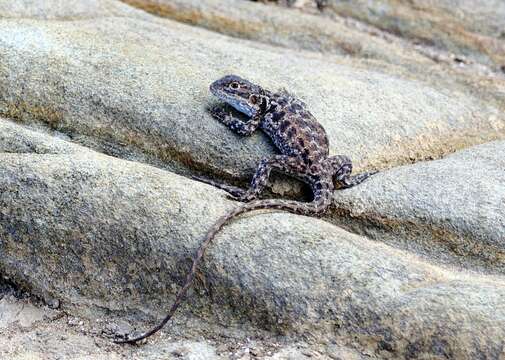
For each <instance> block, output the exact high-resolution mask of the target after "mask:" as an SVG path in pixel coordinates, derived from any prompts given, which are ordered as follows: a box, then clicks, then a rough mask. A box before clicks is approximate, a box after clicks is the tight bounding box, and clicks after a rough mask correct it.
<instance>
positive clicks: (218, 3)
mask: <svg viewBox="0 0 505 360" xmlns="http://www.w3.org/2000/svg"><path fill="white" fill-rule="evenodd" d="M125 2H126V3H129V4H131V5H132V6H136V7H138V8H140V9H144V10H146V11H148V12H150V13H153V14H156V15H158V16H162V17H167V18H170V19H174V20H177V21H180V22H185V23H188V24H192V25H197V26H201V27H204V28H207V29H210V30H214V31H218V32H221V33H223V34H227V35H231V36H234V37H238V38H244V39H250V40H255V41H258V42H263V43H269V44H273V45H278V46H284V47H288V48H293V49H304V50H311V51H318V52H323V53H333V54H338V55H349V56H353V57H354V56H356V57H363V58H372V59H381V60H386V61H388V62H391V63H393V64H399V65H404V66H410V67H415V66H417V68H420V67H422V66H429V65H432V64H433V62H432V61H431V60H430V59H428V58H427V57H426V56H423V55H421V54H420V53H418V52H416V51H414V50H413V49H409V48H405V47H402V46H400V45H399V44H396V43H392V42H391V41H387V40H386V39H383V38H381V37H379V36H370V34H369V33H368V32H366V31H363V30H360V29H357V28H355V27H352V26H348V24H346V22H345V21H344V20H343V19H334V20H332V19H328V18H325V17H321V16H317V15H314V14H306V13H302V12H296V13H294V12H293V11H292V10H288V9H284V8H281V7H278V8H275V9H272V8H271V7H268V6H265V5H263V4H259V3H254V2H250V1H233V0H189V1H188V0H175V1H174V0H126V1H125Z"/></svg>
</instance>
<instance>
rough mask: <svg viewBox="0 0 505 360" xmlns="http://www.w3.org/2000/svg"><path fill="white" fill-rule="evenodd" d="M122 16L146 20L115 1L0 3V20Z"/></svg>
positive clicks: (51, 0)
mask: <svg viewBox="0 0 505 360" xmlns="http://www.w3.org/2000/svg"><path fill="white" fill-rule="evenodd" d="M123 16H129V17H136V18H139V19H142V18H148V16H146V14H145V13H143V12H142V11H137V10H136V9H134V8H132V7H130V6H127V5H125V4H123V3H121V2H120V1H115V0H66V1H64V2H63V1H61V0H44V1H37V0H16V1H9V0H2V1H0V19H2V18H30V19H41V20H82V19H96V18H104V17H123Z"/></svg>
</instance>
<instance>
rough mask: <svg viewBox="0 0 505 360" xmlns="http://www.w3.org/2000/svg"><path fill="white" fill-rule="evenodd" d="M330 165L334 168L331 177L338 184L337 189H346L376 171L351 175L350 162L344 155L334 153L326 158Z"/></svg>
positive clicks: (359, 182)
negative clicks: (334, 154)
mask: <svg viewBox="0 0 505 360" xmlns="http://www.w3.org/2000/svg"><path fill="white" fill-rule="evenodd" d="M328 161H329V162H330V164H331V166H332V167H333V169H334V170H335V173H334V175H333V179H334V181H335V183H336V185H338V188H339V189H347V188H350V187H353V186H356V185H358V184H361V183H362V182H363V181H365V180H366V179H368V178H369V177H370V176H372V175H374V174H376V173H377V171H371V172H365V173H361V174H357V175H351V173H352V162H351V159H349V158H348V157H347V156H345V155H336V156H331V157H329V158H328Z"/></svg>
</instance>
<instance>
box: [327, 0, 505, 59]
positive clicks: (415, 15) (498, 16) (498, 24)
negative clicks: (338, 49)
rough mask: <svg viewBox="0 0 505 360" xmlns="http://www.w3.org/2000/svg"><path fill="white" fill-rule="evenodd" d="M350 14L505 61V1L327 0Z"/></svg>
mask: <svg viewBox="0 0 505 360" xmlns="http://www.w3.org/2000/svg"><path fill="white" fill-rule="evenodd" d="M327 3H328V7H327V10H328V11H333V12H335V13H337V14H339V15H342V16H350V17H354V18H357V19H359V20H362V21H364V22H367V23H369V24H372V25H374V26H377V27H378V28H381V29H384V30H387V31H390V32H392V33H395V34H398V35H400V36H403V37H406V38H410V39H414V40H417V41H420V42H423V43H426V44H428V45H432V46H435V47H439V48H442V49H444V50H447V51H451V52H453V53H456V54H462V55H464V56H468V57H470V58H471V59H473V60H475V61H479V62H483V63H486V64H492V65H494V66H495V67H501V66H503V65H505V40H504V32H503V31H504V29H505V4H504V3H503V2H502V1H500V0H481V1H477V2H476V1H473V0H442V1H433V0H416V1H407V0H380V1H366V0H358V1H339V0H329V1H327Z"/></svg>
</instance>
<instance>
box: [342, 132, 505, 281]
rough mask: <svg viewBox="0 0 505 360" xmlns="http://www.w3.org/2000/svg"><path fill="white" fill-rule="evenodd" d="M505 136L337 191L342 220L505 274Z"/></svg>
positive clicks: (380, 235)
mask: <svg viewBox="0 0 505 360" xmlns="http://www.w3.org/2000/svg"><path fill="white" fill-rule="evenodd" d="M504 159H505V142H503V141H497V142H491V143H488V144H484V145H480V146H475V147H472V148H469V149H466V150H463V151H459V152H457V153H455V154H453V155H450V156H448V157H446V158H444V159H442V160H438V161H430V162H421V163H417V164H414V165H408V166H404V167H398V168H395V169H392V170H389V171H387V172H384V173H380V174H377V175H375V176H374V177H373V178H371V179H370V180H369V181H367V182H365V183H363V184H362V185H361V186H359V187H356V188H354V189H348V190H344V191H339V192H338V193H337V194H336V196H335V203H336V208H337V211H336V212H335V213H336V214H340V215H344V216H334V221H335V222H336V223H339V224H341V225H344V226H346V227H347V228H349V229H352V231H355V232H358V233H361V234H366V235H367V236H369V237H372V238H376V239H380V240H381V241H384V242H389V243H391V244H394V245H398V246H401V247H402V248H405V249H408V250H410V251H413V252H416V253H418V254H425V255H427V256H429V257H430V258H434V259H436V260H437V262H448V263H452V264H456V265H459V266H461V267H462V268H464V269H469V268H475V269H480V268H482V267H484V268H485V271H486V272H494V273H502V274H503V273H504V272H505V262H504V257H505V248H504V246H505V244H504V243H503V239H504V238H505V207H504V206H503V205H504V204H505V188H504V187H503V184H504V183H505V161H504Z"/></svg>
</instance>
